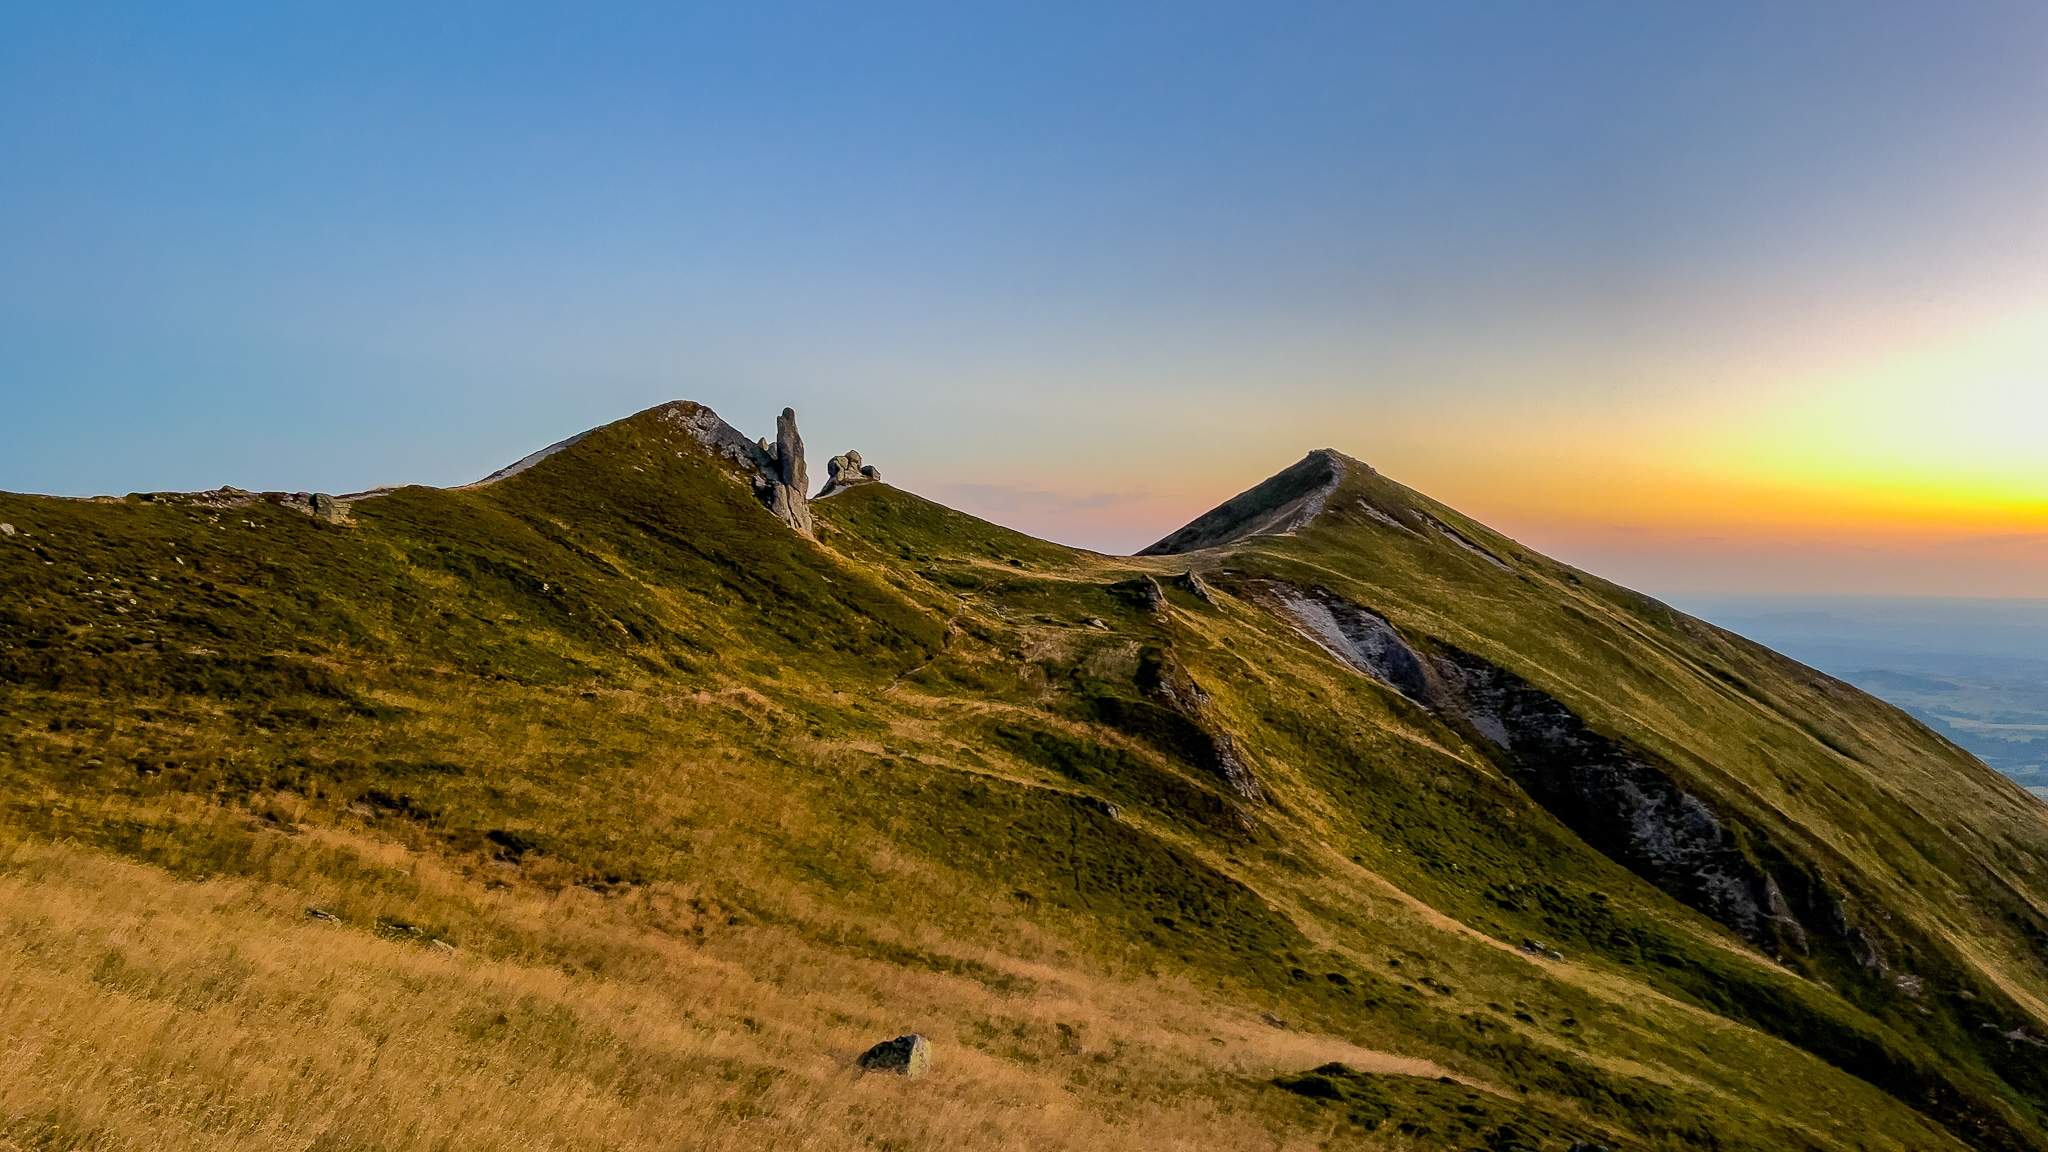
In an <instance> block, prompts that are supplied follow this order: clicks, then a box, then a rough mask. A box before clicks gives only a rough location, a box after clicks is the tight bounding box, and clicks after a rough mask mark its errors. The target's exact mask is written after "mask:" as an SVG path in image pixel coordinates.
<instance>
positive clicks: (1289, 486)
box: [1138, 448, 1371, 556]
mask: <svg viewBox="0 0 2048 1152" xmlns="http://www.w3.org/2000/svg"><path fill="white" fill-rule="evenodd" d="M1353 468H1361V469H1364V470H1365V471H1367V472H1371V469H1370V468H1368V467H1367V466H1366V465H1364V464H1361V463H1360V462H1358V461H1356V460H1353V459H1351V458H1350V457H1348V456H1346V455H1344V454H1343V453H1341V452H1338V451H1337V450H1336V449H1334V448H1318V449H1316V450H1315V451H1313V452H1311V453H1309V454H1308V455H1306V456H1304V457H1302V458H1301V460H1300V461H1298V462H1297V463H1295V464H1293V465H1291V466H1289V467H1287V468H1284V469H1282V470H1281V471H1279V472H1276V473H1274V474H1273V475H1272V476H1270V477H1268V478H1266V479H1265V480H1264V481H1262V482H1261V483H1259V484H1258V485H1256V486H1254V487H1252V488H1248V489H1246V490H1245V491H1243V492H1240V493H1238V494H1237V495H1235V496H1232V497H1231V498H1230V499H1228V500H1225V501H1224V502H1223V503H1221V504H1218V505H1217V506H1216V507H1214V508H1212V509H1210V510H1209V511H1207V512H1204V513H1202V514H1201V515H1200V516H1197V517H1195V518H1194V520H1192V521H1190V522H1189V523H1188V525H1187V526H1186V527H1184V528H1182V529H1181V530H1180V531H1178V532H1175V533H1173V534H1172V535H1170V536H1168V537H1167V538H1166V539H1164V540H1161V541H1159V542H1158V543H1157V544H1154V545H1152V546H1151V547H1149V548H1145V549H1142V550H1140V551H1139V552H1138V555H1140V556H1174V555H1179V554H1180V553H1183V552H1197V551H1200V550H1202V549H1204V548H1217V547H1221V546H1223V545H1225V544H1235V543H1236V542H1238V541H1240V540H1244V539H1247V538H1249V537H1252V536H1277V535H1280V534H1282V533H1286V532H1292V531H1294V530H1295V529H1297V528H1300V527H1302V526H1303V525H1306V524H1307V523H1309V522H1310V521H1312V520H1314V519H1315V518H1316V517H1317V516H1319V515H1321V514H1322V511H1323V506H1324V505H1325V504H1327V503H1328V502H1329V499H1330V496H1331V494H1332V493H1334V492H1336V491H1337V486H1338V485H1339V484H1341V483H1343V482H1344V477H1345V476H1346V475H1347V474H1348V473H1349V472H1350V470H1351V469H1353Z"/></svg>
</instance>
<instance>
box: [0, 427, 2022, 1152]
mask: <svg viewBox="0 0 2048 1152" xmlns="http://www.w3.org/2000/svg"><path fill="white" fill-rule="evenodd" d="M786 422H787V423H786V427H779V428H778V434H777V437H776V438H775V441H774V442H773V443H772V444H771V443H769V442H767V441H766V440H763V441H758V442H757V441H750V440H748V439H747V438H746V437H745V436H743V435H740V434H739V433H738V432H736V431H734V430H733V429H731V428H730V427H728V426H726V425H725V424H724V423H723V422H722V421H719V420H718V418H717V417H716V416H715V415H712V414H711V413H709V411H708V410H706V409H703V408H701V407H698V406H696V405H689V404H682V403H678V404H672V405H664V406H662V407H660V408H657V409H652V410H650V411H648V412H644V413H641V414H639V415H637V416H634V417H632V418H629V419H627V420H623V421H620V422H618V423H616V424H612V425H608V426H606V427H604V428H600V429H596V430H594V431H592V432H591V433H588V434H586V435H584V436H582V437H580V438H576V439H575V440H573V441H571V442H565V443H564V444H563V445H559V446H557V449H558V450H554V451H551V452H549V453H546V454H536V457H530V458H528V460H526V461H522V462H521V465H522V466H521V467H519V468H517V469H516V470H515V469H507V470H506V472H505V473H502V474H500V475H499V476H495V477H493V478H491V481H490V482H487V483H482V484H479V485H473V486H470V487H468V488H465V489H459V490H437V489H428V488H403V489H398V490H395V491H391V492H389V493H385V494H381V495H374V496H368V497H366V498H361V499H353V500H350V499H344V500H342V501H339V502H335V501H331V500H327V498H325V497H319V498H313V497H310V496H309V497H306V498H303V499H301V498H300V497H298V496H295V495H293V496H288V495H283V494H269V495H267V496H266V495H260V494H249V493H239V492H235V491H232V490H223V491H221V492H215V493H197V494H154V495H147V494H138V495H133V496H130V497H128V498H126V499H124V500H115V501H71V500H58V499H51V498H44V497H33V496H16V495H0V522H5V524H6V525H7V526H9V527H11V528H12V529H13V531H12V532H11V533H0V581H4V597H0V734H4V739H5V743H4V745H0V747H4V754H5V756H6V761H5V764H6V768H5V774H4V793H0V800H4V805H5V807H4V828H0V914H4V918H0V926H4V927H0V972H4V974H5V979H6V981H7V987H8V988H9V989H10V995H9V996H8V997H6V999H5V1002H4V1004H0V1016H4V1021H0V1023H4V1027H5V1033H6V1035H8V1036H9V1037H10V1038H13V1047H12V1048H11V1049H10V1053H9V1057H8V1059H7V1060H6V1061H5V1062H4V1064H0V1101H4V1102H5V1106H4V1108H0V1118H4V1119H0V1125H4V1126H0V1147H21V1148H39V1149H40V1148H49V1149H57V1148H136V1147H155V1146H176V1147H196V1148H209V1147H218V1148H226V1147H238V1148H239V1147H249V1146H258V1145H260V1146H266V1147H268V1146H276V1147H280V1148H294V1149H316V1148H317V1149H322V1150H338V1149H353V1148H380V1149H381V1148H442V1147H451V1148H452V1147H461V1148H466V1149H467V1148H508V1149H509V1148H563V1149H583V1148H591V1149H597V1148H607V1149H609V1148H620V1149H627V1148H643V1147H645V1148H674V1147H678V1146H681V1147H702V1148H729V1147H758V1148H813V1147H815V1148H827V1147H830V1148H846V1147H869V1148H877V1149H882V1148H887V1149H939V1148H960V1147H973V1148H997V1149H1000V1148H1017V1149H1024V1148H1034V1149H1035V1148H1059V1147H1065V1148H1104V1147H1119V1148H1160V1149H1166V1148H1190V1147H1204V1148H1222V1147H1246V1148H1301V1149H1307V1148H1388V1149H1409V1148H1447V1149H1449V1148H1456V1149H1494V1150H1505V1149H1512V1148H1525V1149H1532V1150H1542V1152H1564V1150H1565V1149H1568V1148H1572V1147H1574V1146H1581V1147H1590V1146H1605V1147H1608V1148H1611V1149H1624V1148H1626V1149H1691V1148H1718V1149H1729V1150H1734V1149H1757V1150H1764V1149H1770V1150H1780V1149H1811V1150H1823V1149H1825V1150H1837V1149H1864V1148H1872V1149H1900V1150H1907V1149H1912V1150H1918V1149H1940V1148H1956V1149H1962V1148H1975V1149H1985V1150H1994V1149H1995V1150H2008V1149H2010V1150H2021V1149H2048V1127H2044V1112H2043V1110H2044V1109H2048V1046H2044V1042H2043V1041H2042V1040H2041V1039H2040V1037H2042V1036H2044V1035H2048V1007H2044V1001H2048V874H2044V871H2043V870H2044V868H2048V808H2044V807H2043V806H2042V805H2041V803H2040V802H2039V801H2037V800H2035V799H2034V798H2032V797H2030V796H2028V795H2027V794H2026V793H2024V792H2023V791H2021V790H2020V789H2019V788H2017V787H2016V786H2014V785H2013V784H2011V783H2010V782H2009V781H2006V780H2004V779H2002V778H2000V777H1999V776H1997V775H1996V774H1995V773H1992V772H1990V771H1989V770H1987V769H1986V768H1984V766H1983V765H1981V764H1979V763H1978V762H1976V761H1975V760H1974V759H1972V758H1971V757H1969V756H1968V755H1967V754H1965V753H1963V752H1961V751H1960V750H1958V749H1956V748H1955V747H1953V746H1952V745H1950V744H1949V743H1947V742H1946V741H1944V740H1943V739H1941V738H1940V737H1938V736H1936V735H1934V734H1933V733H1931V732H1929V731H1928V730H1927V729H1926V728H1924V727H1922V726H1921V725H1920V724H1919V723H1917V722H1916V721H1914V720H1913V719H1911V718H1910V717H1908V716H1906V715H1905V714H1904V713H1901V712H1899V711H1898V710H1896V709H1894V708H1891V707H1890V706H1888V705H1885V704H1882V703H1880V702H1878V701H1876V700H1874V699H1872V698H1871V697H1869V696H1866V695H1864V694H1862V693H1861V692H1858V691H1857V690H1856V689H1854V688H1852V687H1850V686H1849V685H1847V684H1844V683H1842V682H1839V681H1836V680H1833V679H1830V678H1828V677H1826V676H1823V675H1821V674H1819V673H1816V672H1814V671H1813V670H1811V669H1809V668H1806V667H1804V666H1802V665H1800V664H1797V663H1794V662H1792V661H1790V660H1788V659H1786V658H1784V657H1781V656H1778V655H1776V654H1775V653H1772V652H1770V651H1769V650H1767V649H1764V648H1762V647H1759V646H1757V645H1755V644H1752V643H1749V642H1747V641H1744V640H1741V639H1740V638H1738V637H1735V636H1733V635H1732V634H1729V633H1726V632H1723V631H1720V630H1718V629H1715V628H1713V627H1711V626H1708V625H1706V624H1703V623H1701V622H1700V621H1697V620H1694V619H1692V618H1690V617H1687V616H1685V615H1683V614H1680V613H1678V612H1675V611H1673V610H1671V609H1669V608H1667V607H1665V606H1664V605H1662V604H1659V603H1657V602H1655V601H1653V600H1650V599H1648V598H1645V597H1643V596H1640V595H1638V594H1636V593H1633V592H1630V591H1628V590H1626V589H1622V588H1619V587H1617V586H1614V585H1612V584H1608V583H1606V582H1604V581H1601V580H1599V579H1597V578H1595V577H1593V576H1590V575H1588V574H1585V573H1581V572H1577V571H1575V570H1573V569H1570V568H1568V567H1566V566H1563V565H1560V564H1558V563H1556V562H1554V561H1551V560H1548V559H1545V558H1544V557H1541V556H1538V555H1536V554H1534V553H1532V552H1530V551H1529V550H1527V549H1525V548H1523V547H1521V546H1520V545H1518V544H1516V543H1515V542H1514V541H1512V540H1508V539H1506V538H1504V537H1502V536H1500V535H1498V534H1496V533H1494V532H1492V531H1490V530H1488V529H1487V528H1485V527H1484V526H1483V525H1480V524H1477V523H1475V522H1473V521H1471V520H1468V519H1466V518H1465V517H1463V516H1461V515H1459V514H1458V513H1457V512H1456V511H1454V510H1452V509H1450V508H1447V507H1444V506H1442V505H1440V504H1437V503H1435V502H1434V501H1431V500H1429V499H1427V498H1426V497H1423V496H1421V495H1419V494H1417V493H1414V492H1412V491H1410V490H1408V489H1406V488H1403V487H1401V486H1400V485H1398V484H1395V483H1393V482H1391V481H1389V480H1387V479H1385V478H1384V477H1381V476H1379V475H1377V474H1376V473H1375V472H1373V470H1372V469H1370V468H1369V467H1367V466H1366V465H1364V464H1361V463H1359V462H1358V461H1355V460H1351V459H1349V458H1348V457H1344V456H1342V455H1341V454H1338V453H1335V452H1330V451H1327V450H1326V451H1320V452H1316V453H1312V454H1311V455H1310V456H1309V457H1308V458H1306V459H1305V460H1303V461H1302V462H1301V463H1300V464H1297V465H1295V466H1294V467H1292V468H1290V469H1288V470H1287V471H1286V472H1283V473H1281V474H1280V475H1278V476H1276V477H1274V478H1273V479H1272V480H1270V481H1268V482H1266V483H1265V484H1263V485H1261V486H1259V487H1257V488H1254V489H1253V490H1251V491H1249V492H1247V493H1245V494H1244V495H1243V496H1240V497H1238V498H1236V499H1235V500H1233V501H1231V502H1229V503H1227V504H1225V505H1224V506H1222V507H1220V508H1219V509H1217V510H1216V511H1215V512H1212V513H1210V514H1208V515H1206V516H1204V517H1202V518H1200V519H1198V520H1196V521H1195V522H1194V523H1193V524H1191V525H1189V526H1188V527H1187V528H1186V529H1183V530H1182V531H1180V532H1178V533H1175V534H1174V535H1173V536H1170V537H1168V538H1167V539H1166V540H1164V541H1161V542H1160V544H1158V545H1155V546H1154V547H1153V548H1151V549H1148V550H1147V552H1146V553H1145V554H1142V555H1140V556H1137V557H1123V558H1119V557H1106V556H1100V555H1095V554H1092V553H1087V552H1081V551H1076V550H1073V549H1068V548H1064V547H1060V546H1058V545H1054V544H1050V543H1047V542H1045V541H1040V540H1036V539H1032V538H1030V537H1027V536H1023V535H1021V534H1018V533H1015V532H1011V531H1008V530H1006V529H1003V528H1000V527H998V526H995V525H992V524H988V523H986V522H983V521H980V520H977V519H974V518H973V517H970V516H966V515H964V514H961V513H958V512H954V511H952V510H950V509H947V508H944V507H942V506H940V505H937V504H934V503H932V502H930V501H926V500H923V499H921V498H919V497H917V496H915V495H912V494H910V493H906V492H902V491H900V490H897V489H895V488H892V487H890V486H888V485H887V484H884V483H880V482H879V481H877V480H875V479H874V478H873V476H872V475H871V474H862V473H856V472H854V471H851V470H842V467H841V461H840V460H835V461H834V475H835V477H838V478H839V482H838V483H837V484H835V487H836V489H837V490H835V491H834V492H833V493H832V495H831V496H830V497H829V498H826V499H815V500H808V501H807V500H805V499H804V498H803V497H804V491H803V488H804V477H805V470H804V464H803V459H802V451H803V449H802V442H801V439H800V437H798V436H797V434H796V429H795V422H794V419H793V417H790V416H787V415H786ZM844 459H846V458H841V460H844ZM858 463H859V461H858V458H857V457H854V458H852V464H854V465H858ZM849 467H850V466H849ZM871 472H872V470H871V469H870V470H869V473H871ZM323 501H325V503H323ZM309 910H310V911H311V912H317V915H312V914H309ZM910 1031H916V1032H919V1033H922V1034H924V1035H926V1036H927V1037H929V1038H930V1039H931V1040H932V1042H933V1052H934V1069H933V1071H932V1072H931V1073H930V1074H929V1075H928V1076H924V1077H920V1078H917V1079H904V1078H900V1077H894V1076H883V1075H875V1074H864V1073H862V1072H861V1071H860V1069H859V1068H858V1066H857V1064H856V1057H858V1056H859V1054H860V1053H861V1052H862V1051H863V1050H864V1049H866V1048H867V1047H868V1046H869V1045H871V1044H873V1043H874V1042H876V1041H878V1040H883V1039H887V1038H889V1037H892V1036H895V1035H898V1034H899V1033H903V1032H910Z"/></svg>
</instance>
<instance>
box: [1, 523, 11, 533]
mask: <svg viewBox="0 0 2048 1152" xmlns="http://www.w3.org/2000/svg"><path fill="white" fill-rule="evenodd" d="M0 534H5V535H8V536H12V535H14V525H12V524H0Z"/></svg>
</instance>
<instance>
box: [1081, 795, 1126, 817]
mask: <svg viewBox="0 0 2048 1152" xmlns="http://www.w3.org/2000/svg"><path fill="white" fill-rule="evenodd" d="M1081 803H1083V804H1085V805H1087V806H1088V807H1090V808H1093V809H1095V810H1096V811H1097V812H1100V813H1102V814H1103V815H1104V816H1107V817H1109V818H1110V819H1111V820H1114V819H1116V818H1117V813H1118V811H1119V809H1118V808H1117V806H1116V805H1114V804H1111V803H1110V802H1109V801H1107V800H1103V799H1099V798H1097V797H1094V796H1083V797H1081Z"/></svg>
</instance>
